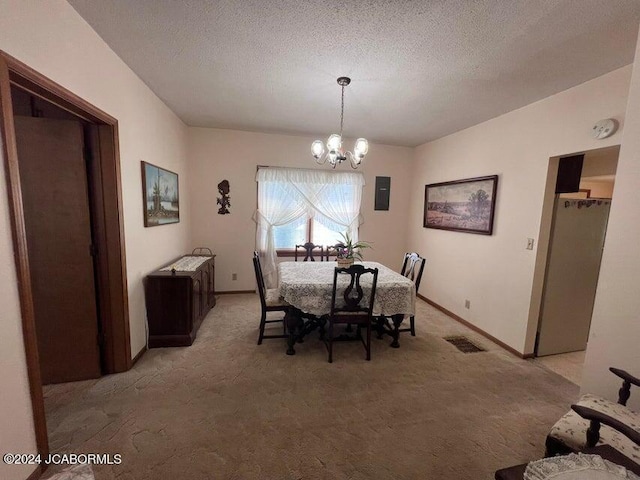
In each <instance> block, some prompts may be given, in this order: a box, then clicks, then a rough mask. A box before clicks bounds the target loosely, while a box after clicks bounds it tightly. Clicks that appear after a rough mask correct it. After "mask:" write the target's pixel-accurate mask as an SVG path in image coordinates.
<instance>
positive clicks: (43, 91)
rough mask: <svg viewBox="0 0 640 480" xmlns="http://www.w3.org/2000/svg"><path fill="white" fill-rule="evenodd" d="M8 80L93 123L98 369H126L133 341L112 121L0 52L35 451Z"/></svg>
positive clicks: (34, 392) (25, 266)
mask: <svg viewBox="0 0 640 480" xmlns="http://www.w3.org/2000/svg"><path fill="white" fill-rule="evenodd" d="M11 85H15V86H17V87H18V88H21V89H22V90H26V91H28V92H29V93H30V94H32V95H35V96H37V97H40V98H42V99H44V100H46V101H48V102H50V103H53V104H55V105H56V106H58V107H60V108H62V109H64V110H66V111H68V112H71V113H73V114H74V115H76V116H78V117H80V118H81V119H83V120H85V121H87V122H89V123H90V124H91V125H92V127H91V128H92V135H91V137H92V141H91V144H92V147H93V149H94V150H96V151H95V152H94V153H95V154H94V155H93V157H94V158H93V159H92V162H93V163H92V165H93V167H94V168H96V169H97V171H96V175H93V177H94V178H92V179H91V181H92V184H93V185H92V186H93V188H92V189H91V190H92V201H94V202H95V206H96V211H97V212H98V214H97V215H96V218H95V219H92V224H93V225H94V226H95V227H96V235H95V237H96V238H94V242H95V246H96V247H97V251H98V256H97V261H96V262H95V268H96V278H97V282H96V287H97V291H98V294H97V300H98V314H99V317H100V319H101V322H102V323H101V326H102V329H103V335H104V343H103V345H102V348H103V349H104V352H103V358H104V365H103V366H104V372H103V373H117V372H123V371H126V370H129V369H130V368H131V367H132V365H133V361H132V358H131V342H130V333H129V306H128V293H127V272H126V258H125V237H124V218H123V203H122V184H121V180H120V153H119V141H118V121H117V120H116V119H115V118H113V117H112V116H110V115H109V114H107V113H105V112H103V111H102V110H100V109H98V108H96V107H94V106H93V105H91V104H90V103H88V102H87V101H85V100H83V99H82V98H80V97H78V96H77V95H75V94H74V93H72V92H70V91H69V90H67V89H66V88H64V87H62V86H61V85H58V84H57V83H55V82H53V81H52V80H50V79H49V78H47V77H45V76H44V75H42V74H40V73H38V72H36V71H35V70H33V69H32V68H31V67H29V66H27V65H25V64H24V63H22V62H20V61H19V60H17V59H15V58H13V57H12V56H11V55H8V54H7V53H5V52H3V51H2V50H0V136H1V138H2V144H3V154H4V158H5V162H4V164H5V165H4V167H5V172H6V177H7V180H6V182H7V196H8V204H9V213H10V217H11V231H12V232H11V233H12V237H13V244H14V245H13V246H14V257H15V266H16V273H17V279H18V293H19V297H20V310H21V316H22V334H23V338H24V347H25V354H26V360H27V374H28V380H29V390H30V395H31V405H32V409H33V419H34V428H35V436H36V445H37V449H38V453H40V454H41V455H43V456H45V455H48V454H49V439H48V436H47V424H46V417H45V410H44V397H43V393H42V383H41V375H40V364H39V357H38V344H37V339H36V327H35V318H34V310H33V293H32V289H31V278H30V272H29V255H28V248H27V238H26V232H25V219H24V210H23V205H22V190H21V186H20V169H19V162H18V152H17V145H16V136H15V128H14V118H13V105H12V100H11Z"/></svg>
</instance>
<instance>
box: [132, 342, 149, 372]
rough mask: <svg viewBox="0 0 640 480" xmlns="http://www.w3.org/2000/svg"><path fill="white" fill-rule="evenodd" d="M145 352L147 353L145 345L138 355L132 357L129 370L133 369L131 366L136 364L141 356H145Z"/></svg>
mask: <svg viewBox="0 0 640 480" xmlns="http://www.w3.org/2000/svg"><path fill="white" fill-rule="evenodd" d="M146 351H147V346H146V345H145V346H144V347H142V350H140V351H139V352H138V354H137V355H136V356H135V357H133V360H131V368H133V366H134V365H135V364H136V363H137V362H138V360H140V359H141V358H142V356H143V355H144V354H145V352H146Z"/></svg>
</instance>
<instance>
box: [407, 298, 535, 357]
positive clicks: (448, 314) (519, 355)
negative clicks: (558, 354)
mask: <svg viewBox="0 0 640 480" xmlns="http://www.w3.org/2000/svg"><path fill="white" fill-rule="evenodd" d="M417 297H418V298H419V299H420V300H424V301H425V302H427V303H428V304H429V305H431V306H432V307H434V308H436V309H438V310H440V311H441V312H442V313H444V314H445V315H447V316H449V317H451V318H453V319H454V320H455V321H457V322H460V323H461V324H463V325H464V326H465V327H468V328H470V329H471V330H473V331H474V332H477V333H479V334H480V335H482V336H483V337H485V338H487V339H489V340H491V341H492V342H493V343H495V344H496V345H498V346H500V347H502V348H504V349H505V350H506V351H508V352H509V353H511V354H513V355H515V356H516V357H519V358H522V359H527V358H532V357H533V354H532V353H528V354H523V353H521V352H519V351H517V350H516V349H515V348H513V347H510V346H509V345H507V344H506V343H504V342H502V341H500V340H498V339H497V338H496V337H494V336H493V335H491V334H489V333H487V332H485V331H484V330H482V329H481V328H478V327H476V326H475V325H474V324H472V323H470V322H468V321H467V320H465V319H464V318H462V317H461V316H459V315H456V314H455V313H453V312H452V311H450V310H447V309H446V308H444V307H443V306H442V305H438V304H437V303H436V302H434V301H433V300H430V299H428V298H427V297H425V296H424V295H420V294H419V293H418V294H417Z"/></svg>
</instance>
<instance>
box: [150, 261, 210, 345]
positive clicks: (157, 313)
mask: <svg viewBox="0 0 640 480" xmlns="http://www.w3.org/2000/svg"><path fill="white" fill-rule="evenodd" d="M190 256H193V255H184V256H183V257H190ZM198 256H203V255H198ZM183 257H180V258H177V259H176V260H174V261H173V262H171V263H169V264H167V265H166V266H171V265H173V264H174V263H175V262H177V261H178V260H180V259H181V258H183ZM207 257H208V260H206V261H205V262H203V263H202V264H201V265H200V266H199V267H198V268H197V270H195V271H191V272H185V271H166V270H165V271H161V270H162V268H165V267H166V266H165V267H161V269H158V270H156V271H155V272H153V273H151V274H149V275H147V278H146V282H145V296H146V304H147V321H148V323H149V348H155V347H182V346H187V345H191V344H192V343H193V341H194V340H195V339H196V333H197V332H198V328H200V324H201V323H202V320H203V319H204V317H205V316H206V315H207V313H209V310H211V309H212V308H213V306H214V305H215V304H216V297H215V257H216V256H215V255H212V256H207Z"/></svg>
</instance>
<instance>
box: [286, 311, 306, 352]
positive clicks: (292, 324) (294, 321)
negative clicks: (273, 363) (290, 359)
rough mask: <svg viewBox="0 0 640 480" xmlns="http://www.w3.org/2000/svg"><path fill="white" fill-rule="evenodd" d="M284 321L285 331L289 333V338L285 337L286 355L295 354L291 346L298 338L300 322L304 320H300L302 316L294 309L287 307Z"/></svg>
mask: <svg viewBox="0 0 640 480" xmlns="http://www.w3.org/2000/svg"><path fill="white" fill-rule="evenodd" d="M284 321H285V323H286V324H287V332H288V333H289V338H287V355H295V354H296V351H295V349H294V348H293V346H294V345H295V343H296V339H297V338H298V331H299V329H300V323H304V320H302V317H301V316H300V315H299V314H298V313H297V312H296V311H295V310H294V309H289V311H288V312H287V314H286V315H285V317H284Z"/></svg>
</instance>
